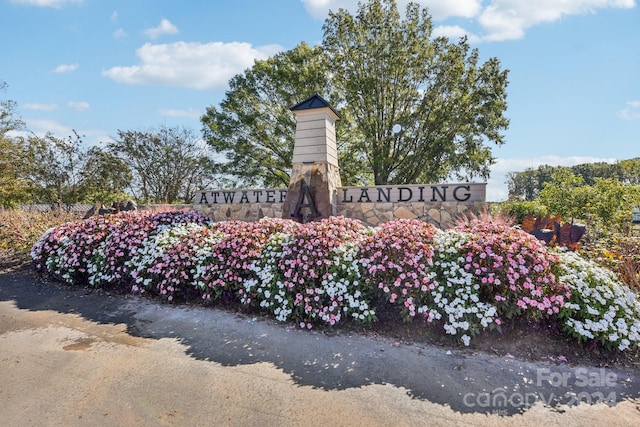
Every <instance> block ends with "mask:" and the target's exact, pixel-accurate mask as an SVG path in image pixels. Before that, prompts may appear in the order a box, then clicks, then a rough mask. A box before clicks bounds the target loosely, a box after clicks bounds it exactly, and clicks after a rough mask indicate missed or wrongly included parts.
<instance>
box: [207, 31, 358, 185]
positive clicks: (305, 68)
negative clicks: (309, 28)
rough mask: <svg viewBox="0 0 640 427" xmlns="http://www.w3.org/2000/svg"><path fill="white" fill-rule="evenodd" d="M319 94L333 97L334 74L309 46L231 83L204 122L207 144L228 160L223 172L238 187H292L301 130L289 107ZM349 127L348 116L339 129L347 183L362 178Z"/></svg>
mask: <svg viewBox="0 0 640 427" xmlns="http://www.w3.org/2000/svg"><path fill="white" fill-rule="evenodd" d="M315 93H322V94H328V95H329V96H331V93H330V82H329V74H328V73H327V65H326V63H325V58H324V56H323V54H322V50H321V49H320V48H319V47H315V48H312V47H310V46H309V45H308V44H306V43H301V44H299V45H298V46H296V47H295V48H294V49H291V50H289V51H287V52H282V53H279V54H277V55H275V56H273V57H271V58H269V59H267V60H264V61H256V62H255V64H254V65H253V67H251V68H250V69H248V70H246V71H245V73H244V74H242V75H237V76H235V77H234V78H233V79H231V81H230V82H229V91H227V93H226V95H225V98H224V100H223V101H222V102H221V103H220V107H219V108H216V107H214V106H210V107H208V108H207V111H206V114H205V115H204V116H203V117H202V123H203V134H204V138H205V140H206V141H207V142H208V143H209V144H210V145H211V147H212V148H213V149H214V150H215V151H216V152H217V153H218V154H220V155H224V157H225V158H226V161H225V162H224V163H223V164H221V165H220V172H221V173H222V174H226V175H227V176H229V177H233V179H234V184H235V185H236V186H256V185H257V186H266V187H286V186H288V185H289V173H290V172H291V166H292V165H291V159H292V157H293V145H294V142H295V129H296V123H295V119H294V117H293V114H292V113H291V111H289V108H290V107H292V106H293V105H295V104H297V103H298V102H300V101H302V100H304V99H306V98H308V97H310V96H312V95H313V94H315ZM328 100H329V102H333V101H332V98H331V97H330V98H328ZM350 124H351V121H350V120H349V119H348V118H347V117H343V118H342V119H341V120H339V121H338V123H337V125H336V133H337V135H336V137H337V140H338V141H337V143H338V146H339V152H340V154H341V158H340V162H341V177H342V179H343V182H346V183H354V182H355V180H356V179H355V178H353V177H354V176H357V175H358V174H359V173H361V165H360V163H359V162H357V160H358V159H357V156H355V158H354V156H353V153H352V152H351V150H350V149H349V148H348V146H347V145H348V144H347V143H346V142H345V141H348V140H349V138H348V137H347V136H348V133H349V131H350V127H349V125H350Z"/></svg>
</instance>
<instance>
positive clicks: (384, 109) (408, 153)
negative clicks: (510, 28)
mask: <svg viewBox="0 0 640 427" xmlns="http://www.w3.org/2000/svg"><path fill="white" fill-rule="evenodd" d="M432 28H433V27H432V22H431V17H430V16H429V14H428V10H427V9H420V7H419V5H417V4H415V3H410V4H409V5H408V6H407V8H406V12H405V17H404V18H401V17H400V13H399V11H398V8H397V5H396V2H395V1H394V0H373V1H370V2H368V3H365V4H360V6H359V9H358V13H357V14H356V15H355V16H352V15H350V14H349V13H348V12H347V11H345V10H343V9H341V10H339V11H338V12H332V13H330V15H329V18H328V19H327V21H326V22H325V25H324V41H323V47H324V49H325V51H326V53H327V56H328V57H329V58H330V63H331V65H332V67H331V69H332V71H333V77H334V78H333V84H334V86H335V87H336V89H337V90H339V91H340V92H341V93H342V94H343V96H344V104H345V109H348V110H349V112H350V114H351V115H352V117H353V120H354V121H355V123H356V125H357V128H358V130H359V131H360V134H361V139H360V140H359V141H358V149H359V151H360V152H362V153H363V155H364V156H365V157H366V159H367V162H368V164H369V167H370V168H371V170H372V172H373V175H374V178H375V183H376V184H378V185H380V184H402V183H411V182H438V181H440V180H443V179H446V178H447V177H456V178H458V179H469V178H473V177H475V176H479V177H482V178H487V177H488V176H489V166H490V165H491V164H492V163H493V161H494V159H493V157H492V155H491V149H490V148H489V147H488V146H487V145H485V143H486V142H488V141H490V142H493V143H495V144H497V145H500V144H502V143H503V136H502V135H501V133H500V132H501V131H502V130H504V129H506V127H507V126H508V123H509V122H508V120H507V119H506V118H505V117H503V112H504V111H505V109H506V107H507V103H506V86H507V71H501V70H500V62H499V61H498V60H497V59H496V58H491V59H489V60H488V61H487V62H486V63H484V64H482V65H478V51H477V50H476V49H473V50H472V49H470V47H469V43H468V42H467V40H466V39H461V40H460V41H459V42H458V43H457V44H453V43H450V42H449V41H448V40H447V39H446V38H443V37H438V38H435V39H432Z"/></svg>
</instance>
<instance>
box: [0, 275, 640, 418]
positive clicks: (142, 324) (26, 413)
mask: <svg viewBox="0 0 640 427" xmlns="http://www.w3.org/2000/svg"><path fill="white" fill-rule="evenodd" d="M0 424H1V425H3V426H74V425H78V426H91V425H96V426H103V425H110V426H116V425H117V426H146V425H150V426H151V425H179V426H328V425H331V426H403V425H404V426H434V425H435V426H438V425H446V426H468V425H478V426H485V425H500V426H502V425H505V426H531V425H545V426H555V425H562V426H586V425H589V426H592V425H603V426H604V425H606V426H609V427H610V426H637V425H640V369H609V368H606V369H603V368H594V367H587V366H575V365H554V364H545V363H529V362H525V361H520V360H517V359H514V358H507V357H497V356H492V355H485V354H474V353H472V352H470V351H461V350H456V349H450V350H449V349H443V348H439V347H430V346H426V345H414V344H412V345H407V344H400V343H397V342H394V341H393V340H391V339H387V338H382V337H370V336H367V337H364V336H360V335H356V334H350V333H346V332H339V333H336V334H331V335H327V334H325V333H322V332H318V331H313V330H311V331H305V330H300V329H296V328H294V327H290V326H287V325H286V324H281V323H278V322H275V321H269V320H264V319H258V318H252V317H248V316H246V315H241V314H235V313H230V312H227V311H222V310H214V309H211V308H199V307H188V306H184V307H180V306H170V305H165V304H158V303H157V302H155V301H152V300H149V299H145V298H139V297H133V296H119V295H111V294H108V293H104V292H100V291H93V290H89V289H81V288H70V287H66V286H63V285H60V284H56V283H46V282H43V281H41V280H37V279H36V278H34V277H33V276H32V275H30V274H25V273H20V272H13V273H5V274H0Z"/></svg>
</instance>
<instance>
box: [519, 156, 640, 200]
mask: <svg viewBox="0 0 640 427" xmlns="http://www.w3.org/2000/svg"><path fill="white" fill-rule="evenodd" d="M561 171H568V172H570V173H571V174H573V175H577V176H579V177H580V178H581V180H582V183H583V184H584V185H588V186H593V185H595V184H596V182H597V181H598V180H602V179H613V180H616V181H619V182H620V183H621V184H623V185H640V157H636V158H633V159H629V160H620V161H617V162H615V163H605V162H598V163H584V164H579V165H575V166H549V165H541V166H538V167H537V168H535V169H534V168H527V169H525V170H524V171H522V172H510V173H508V174H507V186H508V189H509V198H510V199H518V200H528V201H532V200H535V199H537V198H538V197H540V194H541V192H542V190H543V189H544V187H545V185H546V184H548V183H551V182H552V181H553V175H554V174H555V173H557V172H561Z"/></svg>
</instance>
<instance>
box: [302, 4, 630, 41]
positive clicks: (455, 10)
mask: <svg viewBox="0 0 640 427" xmlns="http://www.w3.org/2000/svg"><path fill="white" fill-rule="evenodd" d="M409 1H410V0H398V8H399V9H400V10H404V8H405V7H406V5H407V3H409ZM302 3H303V4H304V6H305V7H306V9H307V12H308V13H309V14H310V15H312V16H314V17H315V18H318V19H324V18H326V17H327V15H328V13H329V10H333V11H337V10H338V9H340V8H343V9H346V10H348V11H349V12H350V13H352V14H354V13H356V12H357V9H358V1H357V0H302ZM416 3H419V4H420V5H421V6H422V7H428V8H429V12H430V14H431V16H432V17H433V19H434V20H435V21H436V22H437V21H440V20H444V19H446V18H452V17H457V18H466V19H472V20H473V21H475V24H477V25H478V26H479V28H480V32H479V33H478V34H473V33H472V32H470V31H468V30H467V29H465V28H463V27H460V26H457V25H454V26H451V25H444V26H442V27H436V28H434V35H435V36H446V37H450V38H459V37H460V36H462V35H467V36H468V37H469V40H470V41H472V42H475V41H503V40H515V39H520V38H522V37H524V34H525V32H526V30H527V29H529V28H531V27H534V26H536V25H540V24H543V23H550V22H555V21H558V20H560V19H562V18H563V17H565V16H570V15H582V14H586V13H596V12H597V10H598V9H605V8H622V9H630V8H633V7H635V3H636V1H635V0H563V1H558V0H536V1H532V0H457V1H451V0H417V1H416Z"/></svg>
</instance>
